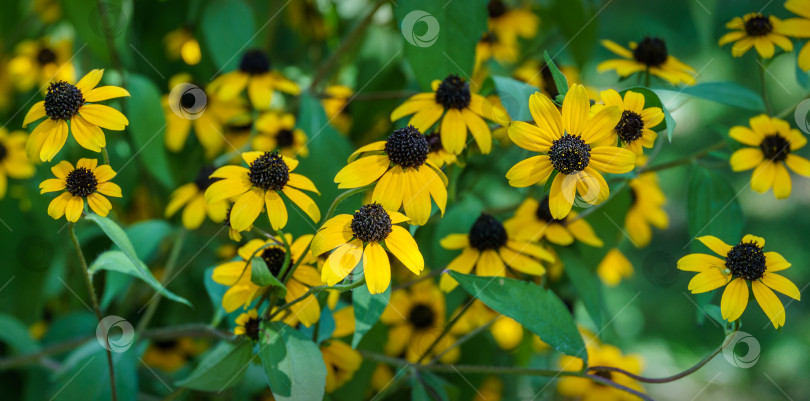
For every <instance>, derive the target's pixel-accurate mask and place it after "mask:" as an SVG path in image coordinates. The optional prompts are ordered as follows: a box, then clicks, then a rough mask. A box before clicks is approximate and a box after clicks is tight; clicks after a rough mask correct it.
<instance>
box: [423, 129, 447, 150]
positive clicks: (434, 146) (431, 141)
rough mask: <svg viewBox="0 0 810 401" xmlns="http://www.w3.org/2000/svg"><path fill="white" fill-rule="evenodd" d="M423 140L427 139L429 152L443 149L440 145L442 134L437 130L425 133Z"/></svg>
mask: <svg viewBox="0 0 810 401" xmlns="http://www.w3.org/2000/svg"><path fill="white" fill-rule="evenodd" d="M425 140H427V143H428V148H429V149H430V153H433V152H438V151H440V150H442V149H444V147H443V146H442V136H441V134H439V131H434V132H433V133H431V134H427V135H425Z"/></svg>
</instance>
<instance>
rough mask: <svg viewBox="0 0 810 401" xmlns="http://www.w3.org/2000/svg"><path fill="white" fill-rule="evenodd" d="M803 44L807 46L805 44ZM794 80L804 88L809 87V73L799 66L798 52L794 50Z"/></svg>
mask: <svg viewBox="0 0 810 401" xmlns="http://www.w3.org/2000/svg"><path fill="white" fill-rule="evenodd" d="M805 46H808V45H807V44H805ZM796 82H798V83H799V85H801V86H802V87H804V88H805V89H810V74H808V73H807V71H802V69H801V68H799V52H796Z"/></svg>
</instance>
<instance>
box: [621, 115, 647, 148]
mask: <svg viewBox="0 0 810 401" xmlns="http://www.w3.org/2000/svg"><path fill="white" fill-rule="evenodd" d="M616 133H617V134H618V135H619V138H620V139H621V140H622V143H630V142H633V141H635V140H636V139H638V138H641V136H642V134H643V133H644V120H642V119H641V116H640V115H638V114H637V113H635V112H632V111H629V110H625V111H623V112H622V119H621V120H619V123H618V124H616Z"/></svg>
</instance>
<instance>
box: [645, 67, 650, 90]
mask: <svg viewBox="0 0 810 401" xmlns="http://www.w3.org/2000/svg"><path fill="white" fill-rule="evenodd" d="M644 87H645V88H649V87H650V67H647V69H646V70H644Z"/></svg>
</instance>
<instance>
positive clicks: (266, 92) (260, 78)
mask: <svg viewBox="0 0 810 401" xmlns="http://www.w3.org/2000/svg"><path fill="white" fill-rule="evenodd" d="M270 68H271V65H270V59H269V58H268V57H267V54H266V53H265V52H264V51H262V50H258V49H252V50H248V51H246V52H245V54H244V55H242V60H241V61H240V62H239V68H238V69H237V70H236V71H232V72H229V73H226V74H224V75H222V76H221V77H219V78H217V79H216V81H218V82H217V85H216V87H217V91H218V93H219V95H220V96H221V97H222V99H223V100H231V99H233V98H235V97H237V96H239V94H241V93H242V92H243V91H244V90H245V88H247V93H248V98H249V99H250V102H251V104H253V107H254V108H256V109H257V110H267V109H269V108H270V103H271V102H272V101H273V92H274V91H276V90H278V91H281V92H284V93H289V94H291V95H298V94H300V93H301V89H300V88H299V87H298V85H297V84H296V83H295V82H293V81H290V80H289V79H287V78H286V77H284V75H282V74H281V73H280V72H277V71H272V70H271V69H270Z"/></svg>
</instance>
